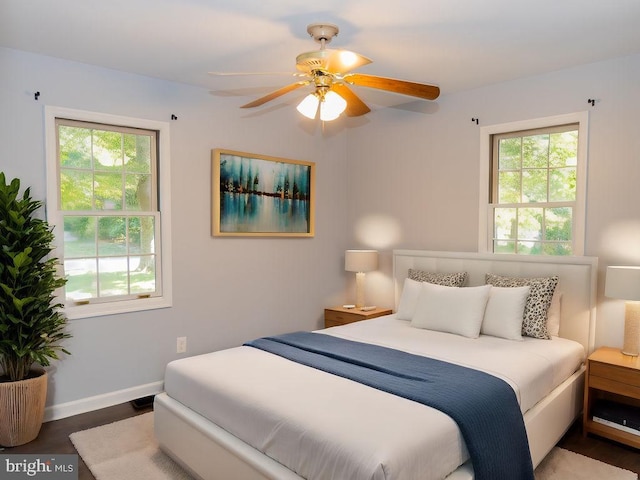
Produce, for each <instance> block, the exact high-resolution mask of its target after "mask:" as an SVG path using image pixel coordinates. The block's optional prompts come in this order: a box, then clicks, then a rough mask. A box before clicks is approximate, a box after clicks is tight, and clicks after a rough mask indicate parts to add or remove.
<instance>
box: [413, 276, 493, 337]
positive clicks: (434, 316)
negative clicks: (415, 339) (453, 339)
mask: <svg viewBox="0 0 640 480" xmlns="http://www.w3.org/2000/svg"><path fill="white" fill-rule="evenodd" d="M490 291H491V285H482V286H479V287H464V288H461V287H444V286H442V285H433V284H431V283H424V284H423V285H422V291H421V292H420V296H419V297H418V304H417V305H416V311H415V313H414V315H413V320H411V326H413V327H418V328H426V329H429V330H436V331H439V332H447V333H455V334H456V335H462V336H465V337H470V338H477V337H478V336H479V335H480V326H481V325H482V318H483V317H484V310H485V307H486V306H487V300H488V299H489V292H490Z"/></svg>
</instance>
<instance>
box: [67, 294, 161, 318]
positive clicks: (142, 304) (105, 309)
mask: <svg viewBox="0 0 640 480" xmlns="http://www.w3.org/2000/svg"><path fill="white" fill-rule="evenodd" d="M171 306H172V302H171V299H169V298H166V297H152V298H141V299H136V300H123V301H121V302H113V303H94V304H89V305H73V306H67V307H65V308H64V309H63V313H64V314H65V315H66V317H67V318H68V319H69V320H76V319H80V318H90V317H102V316H105V315H117V314H121V313H132V312H140V311H144V310H155V309H159V308H169V307H171Z"/></svg>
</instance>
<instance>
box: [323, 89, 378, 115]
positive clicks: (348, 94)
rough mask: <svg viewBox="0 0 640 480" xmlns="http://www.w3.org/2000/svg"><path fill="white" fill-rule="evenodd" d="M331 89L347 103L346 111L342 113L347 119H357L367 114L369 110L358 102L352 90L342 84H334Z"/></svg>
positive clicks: (362, 103) (358, 99)
mask: <svg viewBox="0 0 640 480" xmlns="http://www.w3.org/2000/svg"><path fill="white" fill-rule="evenodd" d="M331 89H332V90H333V91H334V92H336V93H337V94H338V95H340V96H341V97H342V98H344V99H345V100H346V101H347V109H346V110H345V111H344V112H345V114H346V115H347V116H348V117H359V116H360V115H364V114H365V113H369V112H370V111H371V109H370V108H369V107H367V105H366V104H365V103H364V102H363V101H362V100H360V97H358V96H357V95H356V94H355V93H353V90H351V89H350V88H349V87H347V86H346V85H344V84H342V83H334V84H333V85H332V86H331Z"/></svg>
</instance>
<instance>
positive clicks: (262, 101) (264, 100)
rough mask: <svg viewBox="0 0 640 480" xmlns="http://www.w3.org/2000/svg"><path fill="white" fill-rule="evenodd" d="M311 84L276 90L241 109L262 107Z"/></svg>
mask: <svg viewBox="0 0 640 480" xmlns="http://www.w3.org/2000/svg"><path fill="white" fill-rule="evenodd" d="M308 84H309V82H296V83H291V84H289V85H287V86H285V87H282V88H280V89H278V90H275V91H273V92H271V93H269V94H268V95H265V96H264V97H260V98H258V99H257V100H254V101H253V102H249V103H247V104H246V105H242V107H240V108H253V107H259V106H260V105H263V104H265V103H267V102H270V101H271V100H273V99H275V98H278V97H279V96H281V95H284V94H285V93H289V92H292V91H293V90H295V89H296V88H300V87H304V86H305V85H308Z"/></svg>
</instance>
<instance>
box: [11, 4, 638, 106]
mask: <svg viewBox="0 0 640 480" xmlns="http://www.w3.org/2000/svg"><path fill="white" fill-rule="evenodd" d="M314 22H329V23H334V24H337V25H338V26H339V27H340V34H339V35H338V37H337V38H336V39H334V41H333V42H332V43H331V45H330V47H331V48H344V49H348V50H352V51H355V52H358V53H360V54H362V55H365V56H367V57H370V58H371V59H373V63H372V64H370V65H367V66H364V67H362V68H360V69H359V70H358V71H359V72H361V73H369V74H373V75H382V76H388V77H393V78H399V79H403V80H410V81H416V82H421V83H431V84H436V85H439V86H440V88H441V91H442V93H443V94H447V93H452V92H457V91H461V90H467V89H472V88H475V87H479V86H482V85H487V84H492V83H497V82H502V81H505V80H510V79H515V78H520V77H527V76H531V75H535V74H540V73H544V72H550V71H554V70H559V69H563V68H566V67H571V66H576V65H581V64H586V63H591V62H596V61H601V60H605V59H609V58H614V57H619V56H625V55H630V54H636V53H640V27H638V23H640V1H639V0H609V1H606V0H527V1H524V0H324V1H322V2H312V1H306V2H302V1H299V0H271V1H269V0H102V1H98V0H0V46H5V47H9V48H15V49H19V50H25V51H29V52H35V53H39V54H44V55H50V56H54V57H60V58H64V59H69V60H75V61H78V62H83V63H88V64H94V65H99V66H103V67H107V68H111V69H116V70H123V71H127V72H133V73H138V74H142V75H147V76H150V77H156V78H160V79H166V80H170V81H173V82H181V83H186V84H191V85H197V86H201V87H204V88H206V89H208V90H211V91H213V92H214V93H216V92H217V93H218V94H225V92H226V93H227V94H229V95H241V96H242V98H241V99H240V100H239V105H240V104H241V103H244V102H248V101H251V100H252V99H253V98H256V97H257V96H261V95H263V94H264V93H266V92H268V91H270V90H273V89H275V88H278V87H281V86H283V85H285V84H287V83H291V82H292V80H291V79H289V78H287V77H282V76H271V75H269V76H247V77H213V76H210V75H208V74H207V72H209V71H220V72H294V71H295V57H296V55H298V54H299V53H302V52H306V51H310V50H316V49H317V48H319V46H318V44H317V43H315V42H314V41H313V40H312V39H311V38H310V37H309V36H308V34H307V32H306V27H307V24H309V23H314ZM0 70H1V66H0ZM358 88H359V90H358V94H359V95H361V96H362V97H363V98H365V99H366V98H367V97H366V95H371V94H370V93H365V92H363V90H368V89H364V87H358ZM368 91H369V92H371V90H368ZM387 95H392V94H387ZM374 96H375V95H374ZM405 98H406V97H405Z"/></svg>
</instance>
